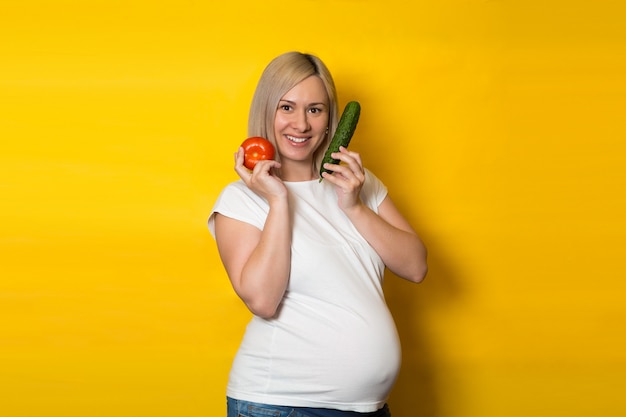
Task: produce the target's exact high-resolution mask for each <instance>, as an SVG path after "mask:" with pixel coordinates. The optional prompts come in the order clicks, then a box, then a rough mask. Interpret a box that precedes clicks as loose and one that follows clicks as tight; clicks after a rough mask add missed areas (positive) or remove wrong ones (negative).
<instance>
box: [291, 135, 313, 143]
mask: <svg viewBox="0 0 626 417" xmlns="http://www.w3.org/2000/svg"><path fill="white" fill-rule="evenodd" d="M285 137H286V138H287V139H288V140H289V141H290V142H293V143H304V142H306V141H307V140H309V139H311V137H310V136H307V137H304V138H299V137H296V136H291V135H285Z"/></svg>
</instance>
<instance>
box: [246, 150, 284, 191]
mask: <svg viewBox="0 0 626 417" xmlns="http://www.w3.org/2000/svg"><path fill="white" fill-rule="evenodd" d="M243 161H244V151H243V148H242V147H240V148H239V150H238V151H237V153H235V171H236V172H237V174H238V175H239V177H240V178H241V179H242V180H243V182H244V183H245V184H246V185H247V186H248V188H250V189H251V190H252V191H254V192H255V193H257V194H258V195H260V196H261V197H263V198H265V199H266V200H267V201H268V202H269V203H271V202H272V200H274V199H282V198H285V197H286V196H287V187H285V184H283V181H282V180H281V179H280V178H279V177H278V176H277V175H276V174H275V172H274V169H276V168H280V162H277V161H274V160H262V161H258V162H257V164H256V166H255V167H254V169H253V170H252V171H250V170H249V169H248V168H246V167H245V166H244V165H243Z"/></svg>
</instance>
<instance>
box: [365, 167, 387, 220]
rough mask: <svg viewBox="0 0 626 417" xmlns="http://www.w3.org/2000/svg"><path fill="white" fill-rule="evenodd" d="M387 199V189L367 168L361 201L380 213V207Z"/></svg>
mask: <svg viewBox="0 0 626 417" xmlns="http://www.w3.org/2000/svg"><path fill="white" fill-rule="evenodd" d="M385 197H387V187H386V186H385V184H383V182H382V181H381V180H379V179H378V177H376V176H375V175H374V174H373V173H372V172H371V171H369V170H368V169H367V168H365V183H364V184H363V188H362V189H361V199H362V200H363V202H364V203H365V205H367V206H368V207H369V208H371V209H372V210H373V211H374V212H376V213H378V206H380V205H381V203H382V202H383V200H384V199H385Z"/></svg>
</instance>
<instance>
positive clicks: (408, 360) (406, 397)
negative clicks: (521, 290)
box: [384, 234, 461, 417]
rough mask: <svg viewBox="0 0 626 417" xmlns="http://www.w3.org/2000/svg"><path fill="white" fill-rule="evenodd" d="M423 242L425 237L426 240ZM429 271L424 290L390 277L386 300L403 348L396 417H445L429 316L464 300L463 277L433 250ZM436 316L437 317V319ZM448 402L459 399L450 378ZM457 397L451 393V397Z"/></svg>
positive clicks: (391, 403)
mask: <svg viewBox="0 0 626 417" xmlns="http://www.w3.org/2000/svg"><path fill="white" fill-rule="evenodd" d="M422 236H423V234H422ZM423 238H424V241H425V242H426V245H427V247H428V252H429V255H428V265H429V271H428V275H427V277H426V279H425V280H424V281H423V282H422V283H420V284H417V285H416V284H413V283H411V282H408V281H405V280H403V279H401V278H398V277H396V276H394V275H393V274H391V273H389V272H388V273H387V277H386V278H385V284H384V288H385V296H386V299H387V303H388V305H389V309H390V310H391V313H392V314H393V317H394V319H395V321H396V326H397V327H398V333H399V335H400V340H401V343H402V369H401V370H400V375H399V376H398V380H397V382H396V385H395V387H394V389H393V391H392V392H391V396H390V398H389V406H390V409H391V413H392V415H393V417H443V416H444V415H445V412H444V411H443V410H442V407H441V398H442V395H441V390H442V389H443V387H442V386H443V384H442V383H441V380H440V379H439V378H441V377H440V376H439V375H438V374H437V372H438V370H440V369H442V367H441V366H439V365H438V361H439V360H440V358H439V357H438V356H437V352H436V351H435V349H434V345H433V341H431V340H430V339H429V335H428V326H427V324H428V323H427V320H428V316H429V314H428V313H429V312H431V311H432V310H435V311H436V310H440V309H441V307H442V306H443V305H446V304H448V303H450V302H451V301H453V299H455V298H457V297H459V296H460V295H461V288H460V287H459V284H458V276H457V274H456V273H455V271H454V268H453V265H451V262H450V261H449V260H448V259H446V256H445V253H444V252H443V251H441V250H440V248H438V247H434V246H433V245H432V244H429V239H428V237H427V236H423ZM433 314H434V313H433ZM445 380H446V383H445V390H446V397H448V398H449V397H450V395H452V396H454V392H455V391H456V389H457V388H456V387H454V386H450V381H449V380H448V379H447V378H446V379H445ZM451 391H452V392H451Z"/></svg>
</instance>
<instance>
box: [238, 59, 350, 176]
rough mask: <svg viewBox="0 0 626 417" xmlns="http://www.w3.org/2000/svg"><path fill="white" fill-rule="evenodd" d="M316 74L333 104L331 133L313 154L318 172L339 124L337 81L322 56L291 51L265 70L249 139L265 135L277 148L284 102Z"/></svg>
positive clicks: (252, 108)
mask: <svg viewBox="0 0 626 417" xmlns="http://www.w3.org/2000/svg"><path fill="white" fill-rule="evenodd" d="M312 75H315V76H317V77H319V78H320V80H322V83H323V84H324V86H325V88H326V93H327V94H328V105H329V108H328V134H327V135H326V137H325V138H324V141H323V142H322V143H321V144H320V145H319V146H318V148H317V150H316V151H315V154H314V155H313V166H312V167H311V168H312V170H313V172H314V173H317V171H318V170H319V166H320V164H321V163H322V159H323V158H324V152H325V151H326V148H327V147H328V144H329V142H330V138H332V136H333V134H334V133H335V129H336V128H337V122H338V110H337V92H336V89H335V82H334V81H333V78H332V75H331V74H330V71H329V70H328V68H327V67H326V65H325V64H324V63H323V62H322V60H320V59H319V58H318V57H316V56H314V55H310V54H305V53H301V52H287V53H284V54H282V55H279V56H278V57H276V58H274V59H273V60H272V61H271V62H270V63H269V64H268V65H267V67H265V70H264V71H263V74H262V75H261V78H260V79H259V83H258V84H257V87H256V90H255V92H254V96H253V97H252V104H251V105H250V113H249V116H248V136H249V137H250V136H262V137H264V138H267V139H268V140H269V141H270V142H272V144H273V145H274V146H276V138H275V137H274V118H275V116H276V110H277V109H278V103H279V101H280V99H281V98H282V97H283V96H284V95H285V93H287V92H288V91H289V90H291V89H292V88H293V87H295V86H296V84H298V83H300V82H301V81H303V80H304V79H306V78H308V77H310V76H312ZM278 158H279V156H277V159H278Z"/></svg>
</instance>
